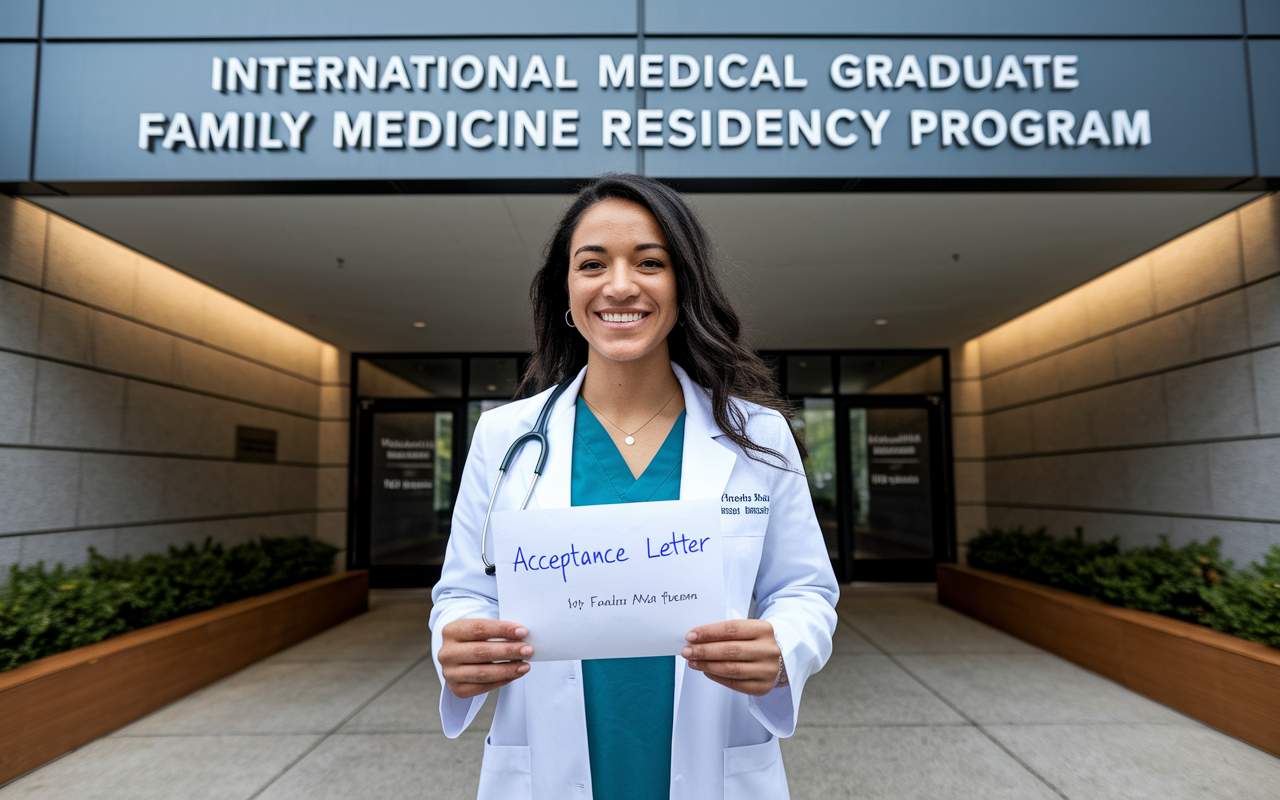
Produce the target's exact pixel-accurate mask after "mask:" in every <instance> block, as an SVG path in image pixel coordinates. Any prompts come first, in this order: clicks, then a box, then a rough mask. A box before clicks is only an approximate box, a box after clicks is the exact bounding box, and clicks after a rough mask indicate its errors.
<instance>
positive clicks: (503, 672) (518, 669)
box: [444, 661, 530, 694]
mask: <svg viewBox="0 0 1280 800" xmlns="http://www.w3.org/2000/svg"><path fill="white" fill-rule="evenodd" d="M529 669H530V666H529V665H528V664H526V663H524V662H523V661H520V662H514V663H507V664H458V665H456V666H453V667H450V668H449V669H447V670H445V671H444V673H445V675H444V677H445V680H447V681H448V682H449V686H450V688H452V687H453V685H454V684H490V683H499V684H501V683H510V682H511V681H514V680H515V679H516V678H519V677H520V676H521V675H524V674H525V673H526V672H528V671H529ZM454 694H457V692H454Z"/></svg>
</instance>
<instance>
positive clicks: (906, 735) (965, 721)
mask: <svg viewBox="0 0 1280 800" xmlns="http://www.w3.org/2000/svg"><path fill="white" fill-rule="evenodd" d="M932 595H933V592H932V587H929V586H906V587H903V586H889V587H885V586H872V587H864V586H859V587H854V588H846V590H845V595H844V599H843V600H842V601H841V604H840V615H841V623H840V629H839V633H838V634H837V637H836V654H835V655H834V656H833V657H832V659H831V663H830V664H829V665H828V666H827V668H826V669H825V670H824V671H823V672H822V673H821V674H820V675H818V676H817V677H816V678H815V679H814V680H813V681H811V682H810V684H809V686H808V689H807V691H806V693H805V697H804V707H803V709H802V712H801V725H802V726H803V727H802V728H801V729H800V730H799V731H798V732H797V733H796V735H795V736H794V737H793V738H791V739H790V740H788V741H786V742H785V743H784V744H783V753H784V756H785V759H786V764H787V772H788V775H789V776H790V781H791V787H792V796H793V797H795V798H797V800H819V798H821V799H822V800H826V799H827V798H891V799H892V800H907V799H908V798H912V799H914V798H930V799H931V800H932V798H958V799H964V798H975V799H976V798H981V799H982V800H996V799H997V798H1010V799H1015V798H1016V800H1037V799H1038V798H1046V799H1047V800H1053V799H1054V798H1063V797H1066V798H1072V799H1073V800H1075V799H1076V798H1079V799H1080V800H1106V799H1107V798H1126V799H1128V798H1160V799H1161V800H1168V798H1188V799H1190V798H1195V800H1206V799H1207V798H1234V799H1237V800H1238V799H1240V798H1259V800H1261V799H1262V798H1275V797H1276V796H1277V788H1276V787H1278V786H1280V759H1276V758H1273V757H1271V756H1269V755H1267V754H1265V753H1263V752H1261V751H1259V750H1256V749H1254V748H1252V747H1250V746H1249V745H1246V744H1243V743H1241V742H1239V741H1237V740H1235V739H1233V738H1231V737H1229V736H1226V735H1224V734H1221V733H1218V732H1217V731H1214V730H1212V729H1210V728H1207V727H1205V726H1203V725H1201V724H1199V723H1197V722H1195V721H1193V720H1189V719H1187V718H1186V717H1183V716H1181V715H1180V714H1177V713H1176V712H1173V711H1170V710H1169V709H1168V708H1165V707H1164V706H1161V705H1159V704H1157V703H1154V702H1151V701H1150V700H1147V699H1145V698H1143V697H1141V696H1139V695H1136V694H1134V693H1132V692H1130V691H1128V690H1127V689H1124V688H1121V687H1120V686H1118V685H1116V684H1114V683H1112V682H1110V681H1108V680H1106V679H1104V678H1100V677H1098V676H1096V675H1094V674H1093V673H1090V672H1087V671H1085V670H1083V669H1080V668H1078V667H1075V666H1073V665H1072V664H1069V663H1067V662H1065V661H1063V660H1061V659H1059V658H1057V657H1055V656H1052V655H1049V654H1047V653H1045V652H1043V651H1041V650H1037V649H1036V648H1034V647H1031V646H1029V645H1026V644H1024V643H1022V642H1020V641H1018V640H1016V639H1012V638H1010V637H1008V636H1006V635H1004V634H1002V633H999V632H997V631H995V630H993V629H991V628H988V627H986V626H984V625H982V624H980V623H978V622H975V621H973V620H971V619H969V618H967V617H964V616H961V615H959V614H957V613H955V612H953V611H951V610H949V609H946V608H943V607H941V606H939V605H937V603H935V602H934V601H933V596H932ZM428 610H429V601H428V597H427V596H426V594H425V593H422V592H380V593H375V597H374V609H373V610H372V611H370V612H369V613H368V614H366V615H364V616H362V617H359V618H357V619H355V620H352V621H350V622H348V623H346V624H345V625H342V626H340V627H338V628H336V629H334V630H331V631H329V632H327V633H324V634H321V635H320V636H317V637H315V638H313V639H311V640H309V641H306V642H303V643H302V644H300V645H298V646H296V647H294V648H292V649H290V650H288V651H286V652H283V653H280V654H279V655H277V656H275V657H273V658H270V659H267V660H266V661H263V662H261V663H259V664H256V665H254V666H252V667H249V668H248V669H245V670H243V671H241V672H240V673H238V674H236V675H233V676H231V677H229V678H227V679H226V680H223V681H221V682H219V683H217V684H215V685H213V686H210V687H208V688H207V689H205V690H203V691H201V692H199V693H197V694H195V695H192V696H191V697H188V698H187V699H185V700H182V701H179V702H177V703H174V704H173V705H171V706H169V707H167V708H164V709H161V710H160V711H157V712H156V713H154V714H152V715H151V716H149V717H147V718H146V719H143V720H140V721H138V722H137V723H135V724H133V725H131V726H129V727H127V728H125V729H123V730H120V731H118V732H116V733H115V734H113V735H111V736H108V737H106V738H104V739H100V740H98V741H96V742H94V743H92V744H90V745H87V746H86V747H84V748H82V749H80V750H79V751H77V752H75V753H72V754H70V755H68V756H66V757H64V758H62V759H60V760H58V761H56V762H54V763H52V764H49V765H47V766H45V767H44V768H42V769H39V770H37V771H35V772H33V773H31V774H28V775H27V776H25V777H23V778H20V779H19V780H17V781H15V782H13V783H12V784H10V785H8V786H6V787H4V788H2V789H0V800H18V798H68V797H74V798H77V800H90V799H91V798H109V799H110V800H148V799H149V798H165V799H166V800H169V799H171V798H177V799H178V800H203V799H204V798H210V799H212V798H218V799H219V800H221V799H223V798H226V800H247V799H248V798H261V800H329V799H330V798H332V799H333V800H352V798H359V799H361V800H363V799H365V798H369V799H370V800H382V799H383V798H387V799H388V800H395V799H398V798H451V799H452V798H472V797H474V796H475V789H476V781H477V774H478V771H479V769H480V755H481V744H482V741H483V737H484V733H483V731H484V730H486V729H487V727H488V715H486V714H483V713H482V714H481V717H480V718H479V719H477V724H476V725H474V726H473V727H472V729H471V732H468V733H465V734H463V736H462V737H461V738H460V739H458V740H455V741H450V740H448V739H446V738H445V737H444V736H443V735H442V734H441V733H440V732H439V730H440V723H439V719H438V717H437V716H436V703H437V697H438V694H437V693H438V691H439V688H438V686H439V685H438V683H437V681H436V676H435V671H434V670H433V669H432V667H431V661H430V659H429V657H428V646H429V644H428V632H427V624H426V623H427V614H428ZM486 705H487V706H488V707H489V708H488V709H487V710H490V709H491V708H492V704H491V703H490V704H486Z"/></svg>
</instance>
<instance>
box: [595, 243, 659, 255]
mask: <svg viewBox="0 0 1280 800" xmlns="http://www.w3.org/2000/svg"><path fill="white" fill-rule="evenodd" d="M641 250H661V251H663V252H670V251H669V250H667V248H666V246H665V245H661V244H658V243H657V242H645V243H644V244H638V245H636V250H635V251H636V252H637V253H638V252H640V251H641ZM584 251H585V252H588V253H607V252H609V251H608V250H606V249H605V248H604V247H603V246H602V245H598V244H584V245H583V246H582V247H579V248H578V249H577V250H574V251H573V254H574V255H575V256H576V255H577V254H578V253H581V252H584Z"/></svg>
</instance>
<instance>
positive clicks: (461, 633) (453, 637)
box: [440, 619, 529, 642]
mask: <svg viewBox="0 0 1280 800" xmlns="http://www.w3.org/2000/svg"><path fill="white" fill-rule="evenodd" d="M440 635H441V636H442V637H443V638H444V639H445V641H455V642H483V641H485V640H486V639H511V640H513V641H520V640H521V639H523V638H524V637H526V636H528V635H529V629H528V628H526V627H524V626H523V625H521V624H519V623H516V622H507V621H505V620H500V619H459V620H454V621H453V622H450V623H449V624H448V625H446V626H444V630H443V631H441V632H440Z"/></svg>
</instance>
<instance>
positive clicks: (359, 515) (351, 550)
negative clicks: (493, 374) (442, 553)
mask: <svg viewBox="0 0 1280 800" xmlns="http://www.w3.org/2000/svg"><path fill="white" fill-rule="evenodd" d="M441 411H449V412H452V413H453V459H452V462H451V464H450V471H451V472H452V474H451V475H450V480H449V507H450V508H451V509H452V508H453V506H454V504H456V503H457V500H458V484H459V482H460V478H461V477H462V465H463V462H464V461H465V460H466V449H467V401H466V400H464V399H461V398H447V399H444V398H407V399H406V398H396V399H379V398H368V397H366V398H361V399H360V400H359V401H358V402H357V404H356V416H355V423H356V424H355V425H354V426H353V428H354V430H353V437H352V438H353V440H354V450H355V452H354V457H353V459H352V462H353V465H354V470H353V474H352V480H351V485H352V500H353V502H352V505H351V511H352V514H351V526H350V533H349V536H348V546H347V564H348V566H349V568H351V569H367V570H369V586H370V587H371V588H375V589H380V588H406V587H424V586H431V585H433V584H435V583H436V582H437V581H439V580H440V566H439V565H438V564H422V565H408V564H382V565H378V564H373V563H371V562H370V555H369V549H370V529H369V528H370V524H371V517H372V513H371V512H372V507H373V487H372V485H371V481H370V476H371V475H372V472H373V448H372V446H371V445H372V441H371V437H372V435H373V418H374V416H375V415H377V414H403V413H438V412H441ZM437 479H438V478H437Z"/></svg>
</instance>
